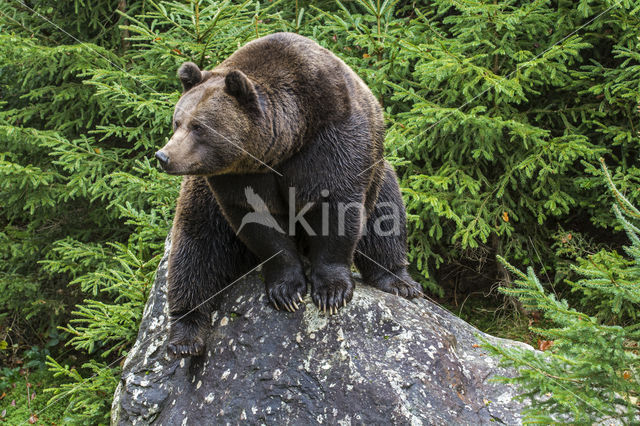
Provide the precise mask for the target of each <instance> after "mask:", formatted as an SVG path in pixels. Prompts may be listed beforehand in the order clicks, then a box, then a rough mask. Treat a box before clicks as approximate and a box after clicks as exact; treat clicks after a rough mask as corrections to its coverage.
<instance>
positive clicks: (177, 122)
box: [174, 120, 180, 129]
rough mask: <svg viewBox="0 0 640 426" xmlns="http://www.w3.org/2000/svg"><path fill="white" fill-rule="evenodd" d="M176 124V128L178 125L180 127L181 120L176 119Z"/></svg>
mask: <svg viewBox="0 0 640 426" xmlns="http://www.w3.org/2000/svg"><path fill="white" fill-rule="evenodd" d="M174 125H175V126H176V129H177V128H178V127H180V122H179V121H178V120H176V122H175V123H174Z"/></svg>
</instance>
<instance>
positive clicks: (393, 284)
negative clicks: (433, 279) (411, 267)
mask: <svg viewBox="0 0 640 426" xmlns="http://www.w3.org/2000/svg"><path fill="white" fill-rule="evenodd" d="M373 285H374V287H377V288H379V289H380V290H382V291H384V292H387V293H391V294H395V295H396V296H401V297H404V298H405V299H414V298H417V297H423V296H424V294H423V293H422V288H421V287H420V284H418V283H417V282H415V281H413V280H412V279H410V278H407V279H400V278H399V277H395V276H394V277H393V278H392V279H388V280H382V281H379V282H376V283H374V284H373Z"/></svg>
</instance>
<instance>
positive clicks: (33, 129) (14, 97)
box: [0, 0, 640, 423]
mask: <svg viewBox="0 0 640 426" xmlns="http://www.w3.org/2000/svg"><path fill="white" fill-rule="evenodd" d="M639 13H640V4H639V2H637V1H631V0H579V1H568V0H558V1H549V0H542V1H519V0H506V1H493V0H474V1H460V0H432V1H398V0H396V1H392V0H386V1H376V0H355V1H342V2H340V1H333V0H331V1H303V0H296V1H284V0H269V1H267V0H265V1H255V0H245V1H241V2H231V1H214V0H191V1H189V0H184V1H160V0H129V1H110V0H95V1H91V2H89V1H86V0H73V1H67V2H60V1H53V0H30V1H27V0H8V1H5V2H2V3H1V4H0V47H1V48H0V93H1V96H0V105H1V111H0V259H2V262H1V263H0V327H1V328H0V349H1V351H0V357H1V359H2V360H3V363H4V362H6V364H7V365H14V364H15V362H16V361H17V360H20V359H22V358H24V354H25V351H26V350H32V349H30V348H32V347H33V348H37V349H38V351H39V352H38V353H39V354H44V355H47V354H49V353H50V354H51V355H53V357H52V358H49V366H50V367H51V368H53V370H54V371H55V372H56V373H57V374H58V375H59V378H60V380H61V381H62V384H60V385H59V386H56V387H54V388H52V389H51V392H52V396H54V397H55V398H60V401H64V403H65V404H66V415H67V416H68V417H67V418H68V419H72V420H73V421H78V422H85V423H99V422H106V421H107V419H108V410H109V405H110V399H109V397H108V396H109V395H111V394H112V391H113V389H114V387H115V385H116V384H117V378H118V373H119V362H120V360H121V357H122V356H124V355H126V352H127V349H128V348H130V347H131V344H132V342H133V340H134V339H135V336H136V333H137V327H138V324H139V321H140V318H141V315H142V309H143V306H144V303H145V301H146V298H147V296H148V294H149V290H150V287H151V285H152V284H153V278H154V274H155V269H156V266H157V264H158V262H159V260H160V257H161V256H162V255H163V247H164V240H165V237H166V235H167V232H168V231H169V229H170V226H171V220H172V217H173V212H174V208H175V199H176V196H177V191H178V186H179V178H176V177H171V176H168V175H166V174H164V173H161V172H160V171H159V170H158V169H157V167H156V164H155V161H154V160H153V153H154V152H155V150H156V149H157V148H158V147H161V146H163V145H164V143H165V142H166V140H167V138H168V137H169V136H170V133H171V116H172V110H173V106H174V104H175V102H176V101H177V99H178V98H179V96H180V85H179V82H178V80H177V78H176V75H175V71H176V69H177V68H178V66H179V65H180V64H181V63H182V62H184V61H187V60H190V61H194V62H195V63H197V64H198V65H199V66H200V67H202V68H211V67H214V66H215V65H216V64H218V63H219V62H220V61H222V60H223V59H224V58H225V57H227V56H228V55H229V54H231V53H232V52H233V51H235V50H236V49H237V48H238V47H239V46H241V45H243V44H244V43H246V42H248V41H250V40H253V39H255V38H257V37H259V36H263V35H266V34H269V33H272V32H276V31H293V32H298V33H300V34H303V35H306V36H308V37H311V38H313V39H314V40H316V41H318V42H319V43H320V44H321V45H323V46H325V47H327V48H328V49H330V50H331V51H333V52H335V53H336V54H337V55H338V56H340V57H341V58H342V59H343V60H344V61H345V62H346V63H347V64H348V65H350V66H351V67H352V68H353V69H354V70H355V71H356V72H357V73H358V74H359V75H360V76H362V77H363V79H364V80H365V81H366V82H367V84H368V85H369V86H370V87H371V89H372V90H373V92H374V94H375V95H376V96H377V97H378V99H379V100H380V102H381V104H382V105H383V108H384V111H385V118H386V122H387V136H386V156H387V158H388V159H389V160H390V161H391V162H392V163H393V164H394V166H395V167H396V170H397V172H398V175H399V177H400V180H401V186H402V189H403V194H404V197H405V202H406V204H407V210H408V214H409V257H410V261H411V263H412V271H413V273H414V275H415V277H416V278H417V279H419V280H420V281H421V282H422V283H423V285H424V286H425V288H426V289H427V290H428V291H430V292H431V293H432V294H435V295H443V293H444V290H443V285H445V284H446V283H447V282H449V281H451V280H454V281H455V280H466V281H470V282H471V283H472V284H473V285H478V286H480V285H481V284H483V283H488V284H489V285H492V284H494V283H498V282H502V283H503V284H507V285H508V284H509V283H510V278H509V277H510V276H513V275H510V274H509V273H508V272H507V270H506V269H505V268H504V267H503V266H502V264H501V263H498V262H496V260H495V259H496V256H501V257H503V258H506V259H507V260H508V261H509V262H511V263H512V264H514V265H516V266H518V267H522V268H527V267H535V268H537V269H538V270H539V272H540V273H539V275H540V276H544V277H545V284H544V286H543V285H542V284H540V282H539V281H537V280H538V278H535V276H534V275H532V273H529V275H527V276H526V277H524V276H521V275H519V274H517V273H516V272H515V271H516V269H514V268H512V273H513V274H516V275H515V276H516V277H517V278H518V280H520V281H519V282H528V283H531V282H533V283H534V284H535V285H536V288H537V289H539V287H538V286H543V287H544V288H546V290H544V291H547V290H548V289H549V288H553V289H554V291H555V289H556V287H557V288H558V291H561V290H560V289H561V288H562V286H565V287H564V288H566V289H568V290H567V292H568V293H567V297H568V298H569V299H571V300H572V301H574V302H575V303H577V304H578V305H579V306H582V307H584V308H585V309H591V310H592V311H593V312H590V313H589V315H591V316H590V317H589V318H598V313H599V312H600V313H601V315H603V316H604V319H603V318H600V319H599V321H606V319H607V318H608V319H611V318H612V317H611V315H613V316H615V317H616V321H622V320H621V318H622V317H624V318H635V315H637V314H636V310H637V307H638V305H637V300H634V299H625V300H620V299H619V298H618V299H612V302H611V303H612V305H611V306H609V305H608V303H609V302H608V300H609V299H607V298H602V297H600V295H599V294H596V293H593V291H592V290H589V291H583V292H582V295H581V296H580V297H575V293H570V292H569V291H570V289H571V286H570V285H569V284H567V281H566V280H569V282H576V281H577V280H578V279H579V276H580V274H583V273H584V271H585V268H587V269H588V265H587V263H585V262H586V261H585V260H584V259H589V256H596V257H597V258H598V259H599V260H598V262H597V264H598V265H602V267H603V268H605V269H606V268H609V267H610V266H612V265H618V264H619V263H620V262H622V263H624V262H627V261H626V260H622V259H621V258H620V257H619V255H617V254H615V253H616V252H615V249H616V248H617V249H620V246H621V244H624V243H625V239H624V233H623V232H621V231H622V230H623V229H626V230H627V232H629V228H628V226H627V225H625V223H626V222H624V221H621V219H620V218H619V217H616V215H614V214H612V212H611V209H610V206H611V204H612V202H613V200H614V199H615V197H614V196H613V195H612V194H613V193H612V192H611V191H610V190H609V189H608V185H607V179H604V178H603V174H602V172H601V169H600V167H599V164H598V158H600V157H603V158H605V159H606V162H607V164H608V165H609V167H610V171H611V173H610V182H611V185H612V186H615V188H616V191H617V193H619V194H623V195H624V197H625V200H627V201H628V202H629V203H630V204H631V205H636V206H637V205H640V202H639V201H640V185H639V184H640V168H639V167H638V164H639V163H638V157H639V154H640V144H639V140H638V129H637V126H638V123H639V120H638V112H637V105H638V101H639V100H640V99H639V97H640V86H639V85H640V51H639V49H638V44H639V43H640V40H639V36H640V18H639ZM629 235H632V234H629ZM603 250H604V251H603ZM607 253H608V254H607ZM607 256H610V257H611V258H608V257H607ZM616 262H618V263H616ZM625 265H626V264H625ZM510 268H511V267H510ZM576 268H577V269H576ZM581 268H582V269H581ZM468 271H472V273H471V274H470V273H469V272H468ZM583 275H584V274H583ZM451 277H454V278H451ZM577 282H584V283H586V282H587V281H577ZM636 284H637V282H636ZM517 285H519V284H517ZM517 285H516V287H513V289H517V288H520V287H517ZM587 287H589V286H588V285H587V284H584V285H582V287H581V288H583V289H584V288H587ZM589 288H590V287H589ZM539 290H540V292H542V291H543V289H539ZM515 291H516V290H511V292H512V294H516V293H513V292H515ZM531 291H534V290H531ZM535 291H537V290H535ZM516 296H518V297H522V294H521V293H517V294H516ZM526 297H527V296H526V295H525V296H524V300H527V299H526ZM618 297H619V295H618ZM536 306H537V305H536ZM612 306H617V307H618V308H616V309H618V310H617V311H616V310H612ZM611 312H613V314H611ZM594 321H595V320H594ZM618 324H621V323H618ZM624 371H631V370H628V369H627V370H624ZM637 373H638V372H637V370H635V369H634V370H633V371H632V374H634V375H637ZM636 377H637V376H636ZM87 378H91V380H87ZM633 383H636V384H637V379H636V381H635V382H633ZM0 384H2V382H0ZM533 389H536V388H535V387H532V388H529V390H530V391H531V392H534V390H533ZM0 390H1V389H0ZM636 395H637V393H636Z"/></svg>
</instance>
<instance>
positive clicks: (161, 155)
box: [156, 151, 169, 167]
mask: <svg viewBox="0 0 640 426" xmlns="http://www.w3.org/2000/svg"><path fill="white" fill-rule="evenodd" d="M156 158H157V159H158V161H159V162H160V165H161V166H162V167H166V165H167V164H169V157H167V154H165V153H164V152H162V151H158V152H156Z"/></svg>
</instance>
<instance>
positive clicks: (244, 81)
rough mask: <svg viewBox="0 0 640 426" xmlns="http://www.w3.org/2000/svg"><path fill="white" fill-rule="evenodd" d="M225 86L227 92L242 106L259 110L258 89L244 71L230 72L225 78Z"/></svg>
mask: <svg viewBox="0 0 640 426" xmlns="http://www.w3.org/2000/svg"><path fill="white" fill-rule="evenodd" d="M224 85H225V87H226V89H227V92H228V93H229V94H230V95H231V96H233V97H235V98H236V99H238V101H239V102H240V104H241V105H243V106H246V107H254V108H257V109H259V106H258V92H256V88H255V86H254V85H253V83H252V82H251V80H249V77H247V76H246V75H245V74H244V73H243V72H242V71H240V70H233V71H231V72H229V74H227V76H226V77H225V78H224Z"/></svg>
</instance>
